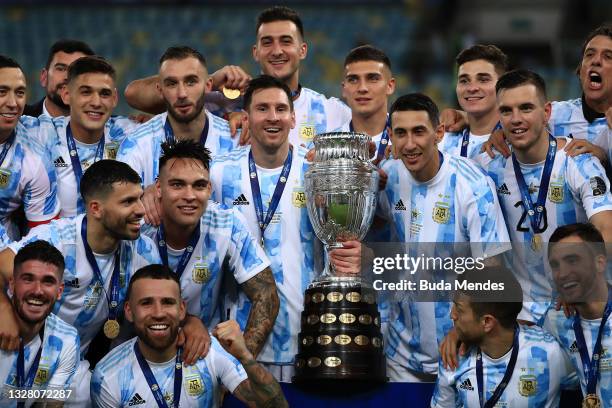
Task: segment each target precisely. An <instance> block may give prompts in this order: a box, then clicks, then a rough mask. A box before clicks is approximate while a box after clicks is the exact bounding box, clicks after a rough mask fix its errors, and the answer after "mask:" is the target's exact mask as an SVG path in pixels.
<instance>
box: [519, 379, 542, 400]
mask: <svg viewBox="0 0 612 408" xmlns="http://www.w3.org/2000/svg"><path fill="white" fill-rule="evenodd" d="M537 387H538V381H537V379H536V376H535V375H521V376H520V377H519V393H520V394H521V395H522V396H523V397H531V396H532V395H535V393H536V390H537Z"/></svg>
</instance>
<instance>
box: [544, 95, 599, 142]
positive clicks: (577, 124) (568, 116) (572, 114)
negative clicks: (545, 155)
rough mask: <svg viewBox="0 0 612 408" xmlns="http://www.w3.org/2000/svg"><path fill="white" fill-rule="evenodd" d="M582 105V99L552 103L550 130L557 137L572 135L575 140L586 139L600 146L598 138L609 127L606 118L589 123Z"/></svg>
mask: <svg viewBox="0 0 612 408" xmlns="http://www.w3.org/2000/svg"><path fill="white" fill-rule="evenodd" d="M582 103H583V102H582V98H577V99H570V100H567V101H555V102H552V113H551V116H550V119H549V121H548V125H549V127H550V130H551V132H552V134H553V136H555V137H559V136H569V135H570V134H571V135H572V137H573V138H574V139H586V140H588V141H589V142H591V143H593V144H598V145H600V140H599V138H598V136H599V134H600V132H601V130H602V129H604V128H606V127H607V126H608V125H607V123H606V118H605V117H600V118H595V119H594V120H593V121H592V122H589V121H588V120H587V119H586V118H585V117H584V110H583V105H582ZM602 147H603V146H602Z"/></svg>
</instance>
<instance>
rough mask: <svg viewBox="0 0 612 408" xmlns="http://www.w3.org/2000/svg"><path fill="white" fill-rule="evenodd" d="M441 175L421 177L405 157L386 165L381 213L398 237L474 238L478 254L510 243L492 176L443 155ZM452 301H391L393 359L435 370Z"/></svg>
mask: <svg viewBox="0 0 612 408" xmlns="http://www.w3.org/2000/svg"><path fill="white" fill-rule="evenodd" d="M443 156H444V161H443V163H442V166H441V167H440V170H439V171H438V173H437V174H436V176H435V177H434V178H433V179H431V180H429V181H427V182H418V181H416V180H415V179H414V178H413V177H412V175H411V174H410V172H409V171H408V169H407V168H406V167H405V165H404V164H403V163H402V161H401V160H388V161H387V162H386V163H385V164H384V165H383V170H384V171H385V172H386V173H387V175H388V179H387V185H386V187H385V190H383V191H381V193H380V194H379V208H378V210H377V211H378V215H379V216H381V217H383V218H384V219H386V220H387V221H389V222H390V223H391V224H392V228H393V229H394V238H393V239H394V240H397V241H398V242H406V243H461V242H464V243H470V247H471V252H472V256H473V257H479V256H483V255H484V254H486V256H487V257H490V256H494V255H497V254H499V253H501V252H503V251H505V250H508V249H509V247H510V244H509V242H510V239H509V237H508V232H507V230H506V225H505V223H504V219H503V217H502V214H501V211H500V209H499V203H498V201H497V197H496V195H495V190H494V188H493V186H492V182H491V180H489V179H488V177H486V176H485V175H484V174H483V172H482V170H481V169H480V168H478V166H477V165H476V164H474V163H473V162H471V161H470V160H468V159H466V158H463V157H458V156H450V155H443ZM431 255H433V254H431ZM450 308H451V303H450V302H442V301H440V302H435V303H434V302H408V301H403V302H400V303H393V302H392V303H391V304H390V305H389V312H388V313H389V325H388V333H386V334H387V336H386V337H385V340H386V350H385V351H386V354H387V358H389V359H391V360H393V361H394V362H396V363H397V364H399V365H401V366H403V367H406V368H409V369H410V370H413V371H417V372H424V373H429V374H435V373H436V372H437V364H438V343H439V342H440V341H442V339H443V338H444V336H445V335H446V333H448V330H450V329H451V327H452V321H451V319H450Z"/></svg>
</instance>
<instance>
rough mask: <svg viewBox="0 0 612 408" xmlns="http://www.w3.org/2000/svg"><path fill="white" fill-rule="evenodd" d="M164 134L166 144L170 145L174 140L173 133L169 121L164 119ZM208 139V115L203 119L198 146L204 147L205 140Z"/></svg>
mask: <svg viewBox="0 0 612 408" xmlns="http://www.w3.org/2000/svg"><path fill="white" fill-rule="evenodd" d="M164 132H165V133H166V142H169V143H172V142H173V141H174V140H175V138H174V131H173V130H172V126H170V121H169V120H168V119H167V118H166V123H164ZM207 138H208V115H206V116H205V117H204V129H202V133H201V134H200V144H201V145H202V146H206V139H207Z"/></svg>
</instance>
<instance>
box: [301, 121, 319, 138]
mask: <svg viewBox="0 0 612 408" xmlns="http://www.w3.org/2000/svg"><path fill="white" fill-rule="evenodd" d="M315 132H316V128H315V126H314V125H313V124H310V123H304V124H303V125H301V126H300V139H302V140H304V141H306V142H310V141H312V139H314V136H315Z"/></svg>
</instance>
